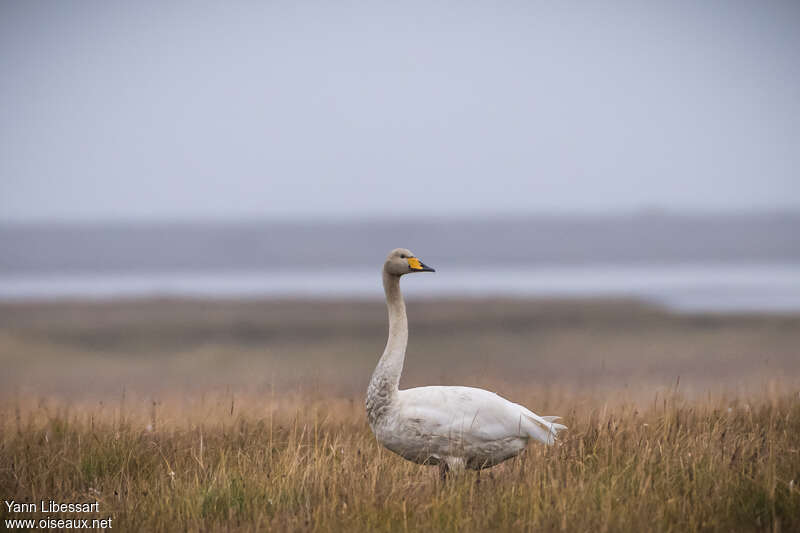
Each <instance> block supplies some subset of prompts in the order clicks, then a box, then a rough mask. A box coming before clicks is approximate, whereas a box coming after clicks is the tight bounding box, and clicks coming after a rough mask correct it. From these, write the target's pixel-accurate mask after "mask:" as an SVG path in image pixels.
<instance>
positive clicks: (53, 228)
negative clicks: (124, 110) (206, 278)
mask: <svg viewBox="0 0 800 533" xmlns="http://www.w3.org/2000/svg"><path fill="white" fill-rule="evenodd" d="M799 230H800V213H771V214H724V215H719V214H715V215H673V214H666V213H649V214H630V215H607V216H602V215H591V216H590V215H586V216H527V217H514V218H491V219H489V218H474V219H469V218H431V219H425V218H420V217H416V216H414V217H408V218H407V219H406V218H404V219H399V218H398V219H392V220H362V221H328V222H326V221H310V222H266V221H265V222H258V221H250V222H191V223H190V222H181V223H158V222H153V223H110V224H100V223H92V224H89V223H69V224H58V225H56V224H5V225H0V250H2V253H0V273H6V274H22V273H25V274H46V273H61V274H63V273H80V272H87V273H88V272H91V273H97V272H147V271H219V270H225V271H238V270H267V271H269V270H287V269H303V270H317V269H322V268H330V269H338V270H342V269H369V268H375V269H377V268H378V264H379V263H380V262H381V261H382V260H383V257H384V255H385V253H386V251H387V250H388V249H389V248H392V247H395V246H407V247H410V248H411V249H412V250H415V251H416V252H417V253H419V254H420V256H422V257H424V258H425V260H426V261H428V262H429V263H430V264H433V265H436V264H437V263H440V262H447V263H458V264H459V265H460V266H462V267H466V268H469V267H470V266H472V267H474V268H476V269H482V268H487V267H489V266H492V265H504V266H526V265H529V266H536V265H548V264H549V265H552V264H592V263H606V264H607V263H618V264H630V263H638V264H674V263H713V262H756V263H774V262H791V263H796V262H800V237H799V236H798V231H799Z"/></svg>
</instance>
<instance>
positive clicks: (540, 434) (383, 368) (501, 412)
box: [366, 248, 566, 479]
mask: <svg viewBox="0 0 800 533" xmlns="http://www.w3.org/2000/svg"><path fill="white" fill-rule="evenodd" d="M413 272H435V270H434V269H433V268H431V267H429V266H428V265H426V264H425V263H423V262H422V261H420V260H419V258H417V257H416V256H415V255H414V254H413V253H411V252H410V251H409V250H407V249H405V248H397V249H396V250H392V251H391V252H390V253H389V255H388V257H387V258H386V262H385V263H384V265H383V289H384V292H385V293H386V306H387V308H388V311H389V338H388V340H387V341H386V349H385V350H384V351H383V355H382V356H381V358H380V360H379V361H378V365H377V366H376V367H375V372H374V373H373V374H372V378H371V379H370V382H369V387H368V388H367V398H366V409H367V419H368V421H369V425H370V428H371V429H372V432H373V433H374V434H375V437H376V439H377V440H378V442H379V443H380V444H382V445H383V446H384V447H386V448H387V449H389V450H391V451H392V452H394V453H396V454H398V455H400V456H401V457H403V458H405V459H407V460H409V461H413V462H415V463H419V464H426V465H438V466H439V472H440V475H441V477H442V478H443V479H444V478H445V477H446V476H447V472H448V471H450V470H453V471H461V470H463V469H464V468H470V469H474V470H480V469H482V468H487V467H490V466H494V465H496V464H498V463H501V462H503V461H505V460H506V459H510V458H511V457H514V456H516V455H517V454H519V453H520V452H521V451H522V450H524V449H525V447H526V446H527V444H528V441H530V439H534V440H537V441H539V442H542V443H544V444H546V445H551V444H553V443H554V442H555V440H556V435H557V434H558V432H559V431H560V430H562V429H566V426H564V425H562V424H558V423H556V422H555V420H558V419H559V418H560V417H557V416H539V415H537V414H535V413H533V412H532V411H530V410H529V409H527V408H525V407H523V406H521V405H519V404H516V403H513V402H510V401H508V400H506V399H505V398H503V397H501V396H499V395H497V394H495V393H493V392H489V391H486V390H483V389H477V388H474V387H445V386H437V387H416V388H413V389H406V390H400V389H399V388H398V385H399V382H400V374H401V373H402V371H403V361H404V359H405V355H406V345H407V344H408V319H407V318H406V306H405V302H404V301H403V295H402V293H401V292H400V277H401V276H403V275H405V274H410V273H413Z"/></svg>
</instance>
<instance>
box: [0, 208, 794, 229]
mask: <svg viewBox="0 0 800 533" xmlns="http://www.w3.org/2000/svg"><path fill="white" fill-rule="evenodd" d="M753 216H757V217H764V216H767V217H769V216H773V217H781V216H800V207H796V206H786V207H770V208H763V207H753V208H671V207H658V206H652V207H641V208H626V209H596V210H585V209H580V210H570V209H565V210H518V211H517V210H512V211H509V210H505V211H475V210H464V211H455V212H448V213H433V212H422V211H420V212H415V211H409V212H408V213H361V214H344V213H314V214H309V215H269V214H256V213H253V214H251V215H218V214H210V215H197V216H194V215H192V216H177V217H164V216H153V217H147V216H122V217H115V218H109V217H63V218H62V217H30V218H18V217H8V218H5V217H2V216H0V226H5V227H10V226H57V225H65V226H94V225H111V226H116V225H119V226H151V225H173V224H174V225H192V224H265V223H266V224H296V223H303V222H316V223H344V224H348V223H362V222H395V221H399V220H408V219H409V218H413V219H414V220H415V221H421V220H437V221H459V220H465V219H469V220H487V221H488V220H518V219H535V218H553V219H558V218H563V219H566V218H571V219H591V218H604V219H613V218H626V217H671V218H697V217H701V218H702V217H753Z"/></svg>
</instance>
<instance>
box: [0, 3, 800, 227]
mask: <svg viewBox="0 0 800 533" xmlns="http://www.w3.org/2000/svg"><path fill="white" fill-rule="evenodd" d="M656 4H657V2H640V1H637V2H581V3H578V2H553V1H547V2H533V1H526V2H502V3H499V2H453V3H446V2H420V3H412V2H327V1H320V2H298V1H289V2H268V1H262V2H245V1H239V2H215V3H208V4H203V3H202V2H196V1H192V2H154V3H149V2H145V1H141V0H137V1H135V2H112V1H107V0H103V1H97V2H90V1H69V2H30V1H27V0H20V1H9V0H4V1H3V2H2V3H0V219H4V220H10V219H13V220H31V219H36V220H41V219H51V220H64V219H119V218H124V219H153V218H157V219H180V218H202V217H222V218H239V217H283V216H290V217H300V218H303V217H308V216H315V217H319V216H329V215H334V216H358V215H381V214H388V215H395V216H417V215H421V214H431V215H446V214H464V213H472V212H478V211H480V212H484V213H531V212H533V213H536V212H575V211H581V212H583V211H617V210H621V209H622V210H630V209H640V208H650V207H662V208H667V209H692V210H697V209H700V210H706V209H712V210H740V209H774V208H800V185H798V181H799V180H800V2H797V1H796V0H794V1H793V0H788V1H785V2H770V1H763V2H757V1H750V2H738V1H733V0H726V1H719V2H715V1H706V2H695V1H692V2H675V1H669V2H666V1H665V2H660V3H659V4H660V6H656Z"/></svg>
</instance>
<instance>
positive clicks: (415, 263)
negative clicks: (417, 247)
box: [408, 257, 422, 270]
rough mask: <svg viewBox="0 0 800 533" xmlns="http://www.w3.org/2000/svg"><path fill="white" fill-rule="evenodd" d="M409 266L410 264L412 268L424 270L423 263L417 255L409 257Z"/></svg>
mask: <svg viewBox="0 0 800 533" xmlns="http://www.w3.org/2000/svg"><path fill="white" fill-rule="evenodd" d="M408 266H410V267H411V269H412V270H422V265H421V264H420V262H419V259H417V258H416V257H409V258H408Z"/></svg>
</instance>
